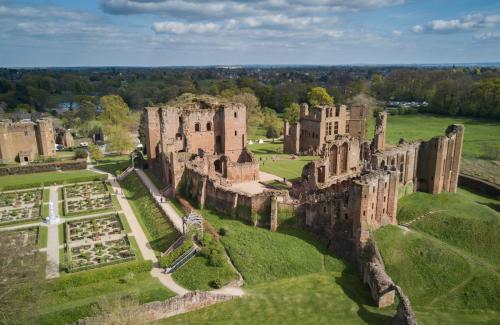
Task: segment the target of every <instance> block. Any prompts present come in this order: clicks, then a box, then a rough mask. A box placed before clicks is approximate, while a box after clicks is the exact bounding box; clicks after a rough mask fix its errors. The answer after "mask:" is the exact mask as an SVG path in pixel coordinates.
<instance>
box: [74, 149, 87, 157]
mask: <svg viewBox="0 0 500 325" xmlns="http://www.w3.org/2000/svg"><path fill="white" fill-rule="evenodd" d="M88 155H89V153H88V152H87V150H85V149H83V148H78V149H76V150H75V158H76V159H82V158H87V156H88Z"/></svg>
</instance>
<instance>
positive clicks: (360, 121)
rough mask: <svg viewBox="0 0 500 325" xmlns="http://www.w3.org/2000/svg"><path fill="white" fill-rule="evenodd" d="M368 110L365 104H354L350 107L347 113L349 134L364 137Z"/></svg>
mask: <svg viewBox="0 0 500 325" xmlns="http://www.w3.org/2000/svg"><path fill="white" fill-rule="evenodd" d="M367 117H368V110H367V109H366V107H365V106H362V105H355V106H353V107H351V109H350V115H349V121H348V123H349V128H348V131H349V134H350V135H352V136H353V137H359V138H362V139H364V138H366V118H367Z"/></svg>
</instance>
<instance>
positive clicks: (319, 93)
mask: <svg viewBox="0 0 500 325" xmlns="http://www.w3.org/2000/svg"><path fill="white" fill-rule="evenodd" d="M307 98H308V99H309V104H311V105H312V106H316V105H330V106H331V105H333V97H332V96H330V95H329V94H328V92H327V91H326V89H325V88H323V87H314V88H311V90H310V91H309V93H308V94H307Z"/></svg>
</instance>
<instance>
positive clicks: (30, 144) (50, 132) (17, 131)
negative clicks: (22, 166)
mask: <svg viewBox="0 0 500 325" xmlns="http://www.w3.org/2000/svg"><path fill="white" fill-rule="evenodd" d="M54 140H55V132H54V127H53V125H52V120H50V119H43V118H42V119H39V120H37V121H36V122H32V121H31V120H22V121H20V122H12V121H11V120H1V121H0V160H1V161H2V162H3V163H13V162H16V161H17V162H21V163H28V162H30V161H33V160H35V159H37V158H38V157H41V158H48V157H54V156H55V154H56V152H55V146H54Z"/></svg>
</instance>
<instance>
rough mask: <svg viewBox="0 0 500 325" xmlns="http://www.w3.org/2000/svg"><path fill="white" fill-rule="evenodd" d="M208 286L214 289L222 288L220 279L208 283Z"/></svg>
mask: <svg viewBox="0 0 500 325" xmlns="http://www.w3.org/2000/svg"><path fill="white" fill-rule="evenodd" d="M210 286H211V287H212V288H214V289H219V288H222V281H221V280H220V279H215V280H212V281H210Z"/></svg>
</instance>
